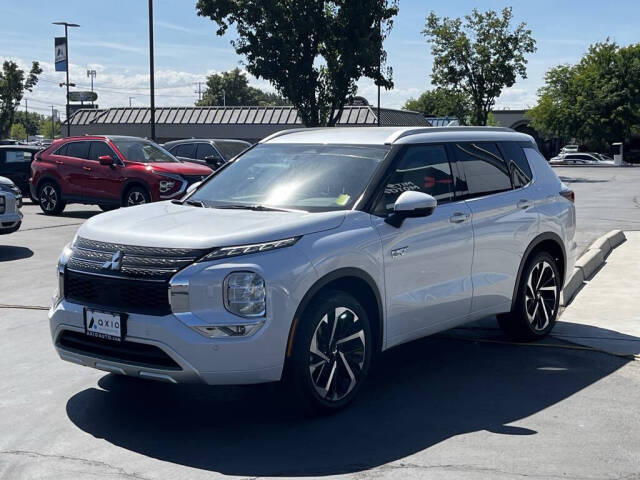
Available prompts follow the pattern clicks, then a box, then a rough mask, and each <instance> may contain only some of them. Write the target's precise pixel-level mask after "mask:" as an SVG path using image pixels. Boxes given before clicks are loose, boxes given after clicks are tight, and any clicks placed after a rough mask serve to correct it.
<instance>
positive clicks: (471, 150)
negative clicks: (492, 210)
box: [454, 143, 511, 197]
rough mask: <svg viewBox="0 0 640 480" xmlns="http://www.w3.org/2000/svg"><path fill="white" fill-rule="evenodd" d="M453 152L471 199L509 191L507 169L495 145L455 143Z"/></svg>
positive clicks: (509, 179) (509, 181) (509, 184)
mask: <svg viewBox="0 0 640 480" xmlns="http://www.w3.org/2000/svg"><path fill="white" fill-rule="evenodd" d="M454 150H455V152H456V156H457V158H458V160H459V162H460V164H461V165H462V168H464V173H465V176H466V180H467V188H468V191H469V195H470V196H471V197H478V196H481V195H489V194H491V193H498V192H504V191H505V190H511V178H510V176H509V169H508V168H507V164H506V163H505V162H504V160H503V159H502V156H501V155H500V152H499V151H498V147H497V146H496V144H495V143H456V144H455V145H454Z"/></svg>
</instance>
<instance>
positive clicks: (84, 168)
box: [82, 165, 91, 172]
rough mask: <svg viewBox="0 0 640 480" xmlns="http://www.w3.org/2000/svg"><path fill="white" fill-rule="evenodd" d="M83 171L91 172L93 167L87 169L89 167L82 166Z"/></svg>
mask: <svg viewBox="0 0 640 480" xmlns="http://www.w3.org/2000/svg"><path fill="white" fill-rule="evenodd" d="M82 169H83V170H86V171H87V172H90V171H91V167H87V166H85V165H83V166H82Z"/></svg>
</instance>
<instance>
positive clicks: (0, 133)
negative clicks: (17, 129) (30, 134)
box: [0, 60, 42, 137]
mask: <svg viewBox="0 0 640 480" xmlns="http://www.w3.org/2000/svg"><path fill="white" fill-rule="evenodd" d="M41 73H42V69H41V68H40V64H39V63H38V62H33V64H32V65H31V70H30V71H29V73H28V74H26V76H25V72H24V70H22V69H21V68H20V67H19V66H18V64H17V63H15V62H12V61H11V60H5V62H4V63H3V64H2V71H0V137H4V136H6V135H7V134H9V130H10V129H11V126H12V125H13V122H14V117H15V112H16V108H17V107H18V105H20V101H21V100H22V97H23V95H24V91H25V90H27V91H29V92H30V91H31V90H32V89H33V87H35V86H36V84H37V83H38V75H40V74H41Z"/></svg>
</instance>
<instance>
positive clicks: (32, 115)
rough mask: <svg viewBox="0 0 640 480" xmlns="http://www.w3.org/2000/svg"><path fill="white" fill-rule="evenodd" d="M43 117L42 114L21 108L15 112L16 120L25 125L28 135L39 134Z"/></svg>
mask: <svg viewBox="0 0 640 480" xmlns="http://www.w3.org/2000/svg"><path fill="white" fill-rule="evenodd" d="M43 118H44V117H43V116H42V115H40V114H38V113H36V112H29V113H28V114H27V113H25V112H23V111H20V110H19V111H17V112H16V113H15V116H14V122H15V123H21V124H22V125H24V128H25V130H26V131H27V135H37V134H38V131H39V130H40V123H42V119H43Z"/></svg>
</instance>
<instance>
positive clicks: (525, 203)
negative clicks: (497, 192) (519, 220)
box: [518, 198, 533, 210]
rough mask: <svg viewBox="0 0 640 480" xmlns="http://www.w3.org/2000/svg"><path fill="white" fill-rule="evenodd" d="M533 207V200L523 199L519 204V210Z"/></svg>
mask: <svg viewBox="0 0 640 480" xmlns="http://www.w3.org/2000/svg"><path fill="white" fill-rule="evenodd" d="M531 205H533V202H532V201H531V200H527V199H525V198H523V199H521V200H520V201H519V202H518V208H521V209H523V210H524V209H527V208H529V207H530V206H531Z"/></svg>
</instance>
